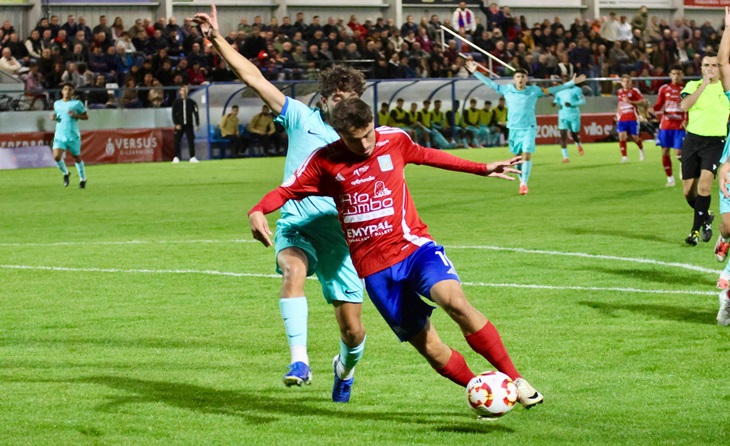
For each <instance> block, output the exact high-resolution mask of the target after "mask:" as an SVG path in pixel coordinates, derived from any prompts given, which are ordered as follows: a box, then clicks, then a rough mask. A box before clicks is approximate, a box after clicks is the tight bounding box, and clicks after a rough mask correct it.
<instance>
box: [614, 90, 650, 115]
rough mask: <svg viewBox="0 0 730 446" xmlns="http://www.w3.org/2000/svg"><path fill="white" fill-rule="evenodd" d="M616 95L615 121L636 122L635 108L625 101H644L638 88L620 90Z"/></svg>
mask: <svg viewBox="0 0 730 446" xmlns="http://www.w3.org/2000/svg"><path fill="white" fill-rule="evenodd" d="M616 95H617V96H618V111H617V112H616V119H617V120H618V121H638V120H639V115H638V114H637V113H636V106H635V105H634V104H630V103H628V102H627V101H640V100H642V99H644V96H642V94H641V92H639V89H638V88H632V89H630V90H626V89H623V88H621V89H620V90H619V91H618V92H617V93H616Z"/></svg>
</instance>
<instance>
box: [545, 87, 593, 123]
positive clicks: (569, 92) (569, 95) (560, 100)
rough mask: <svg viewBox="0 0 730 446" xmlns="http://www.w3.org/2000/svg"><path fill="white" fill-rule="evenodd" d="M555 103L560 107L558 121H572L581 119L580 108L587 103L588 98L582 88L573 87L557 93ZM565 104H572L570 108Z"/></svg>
mask: <svg viewBox="0 0 730 446" xmlns="http://www.w3.org/2000/svg"><path fill="white" fill-rule="evenodd" d="M553 103H555V104H557V105H558V106H559V107H560V110H559V111H558V119H566V120H570V119H576V118H580V108H578V107H579V106H581V105H583V104H585V103H586V98H585V96H583V90H581V89H580V87H578V86H573V87H571V88H566V89H565V90H561V91H558V92H557V93H555V99H554V100H553ZM565 104H570V106H566V105H565Z"/></svg>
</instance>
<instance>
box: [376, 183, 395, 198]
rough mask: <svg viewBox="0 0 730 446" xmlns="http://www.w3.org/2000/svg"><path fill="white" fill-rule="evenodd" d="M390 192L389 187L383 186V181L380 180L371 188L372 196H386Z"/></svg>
mask: <svg viewBox="0 0 730 446" xmlns="http://www.w3.org/2000/svg"><path fill="white" fill-rule="evenodd" d="M390 194H391V192H390V189H388V188H387V187H385V183H383V182H382V181H377V182H376V183H375V188H374V190H373V197H374V198H380V197H387V196H388V195H390Z"/></svg>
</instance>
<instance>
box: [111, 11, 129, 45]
mask: <svg viewBox="0 0 730 446" xmlns="http://www.w3.org/2000/svg"><path fill="white" fill-rule="evenodd" d="M109 30H110V34H109V37H110V39H111V40H113V41H115V42H116V41H117V39H119V38H120V37H121V36H122V33H123V32H125V31H126V30H125V29H124V23H123V22H122V18H121V17H115V18H114V23H112V26H111V27H110V28H109Z"/></svg>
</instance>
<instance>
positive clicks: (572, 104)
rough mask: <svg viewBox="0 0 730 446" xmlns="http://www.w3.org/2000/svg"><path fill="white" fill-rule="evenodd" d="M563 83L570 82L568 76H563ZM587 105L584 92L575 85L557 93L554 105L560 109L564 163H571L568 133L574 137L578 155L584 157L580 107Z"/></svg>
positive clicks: (561, 146)
mask: <svg viewBox="0 0 730 446" xmlns="http://www.w3.org/2000/svg"><path fill="white" fill-rule="evenodd" d="M562 80H563V82H567V81H568V76H566V75H563V76H562ZM585 103H586V98H585V96H583V90H581V88H580V87H578V86H577V85H574V86H572V87H570V88H566V89H565V90H560V91H559V92H557V93H555V99H554V100H553V105H557V106H558V107H560V109H559V110H558V130H559V131H560V150H561V152H562V154H563V162H564V163H569V162H570V158H568V131H570V136H572V137H573V142H575V146H576V147H577V148H578V153H579V154H580V155H583V146H581V144H580V108H579V107H580V106H581V105H583V104H585Z"/></svg>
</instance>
